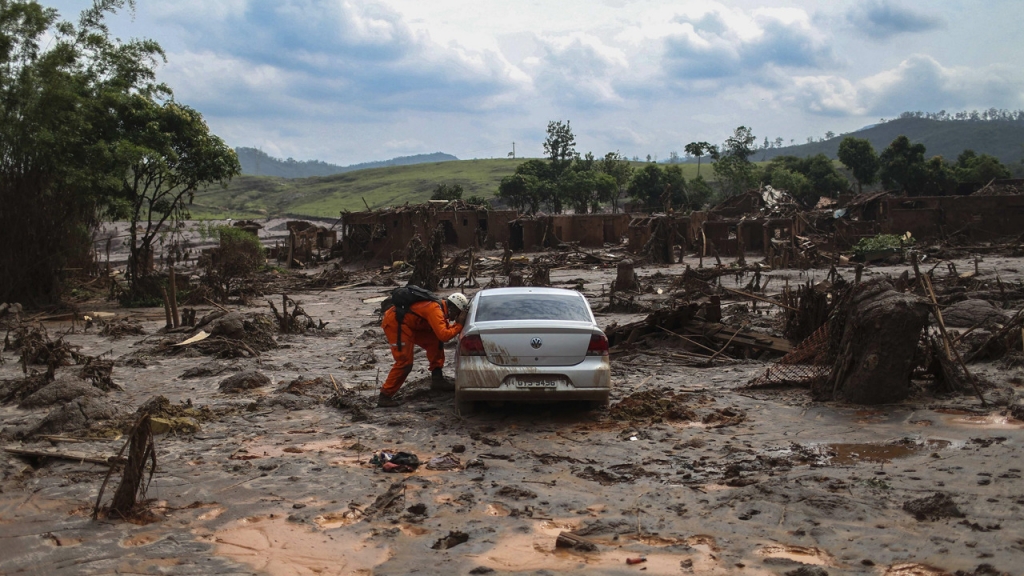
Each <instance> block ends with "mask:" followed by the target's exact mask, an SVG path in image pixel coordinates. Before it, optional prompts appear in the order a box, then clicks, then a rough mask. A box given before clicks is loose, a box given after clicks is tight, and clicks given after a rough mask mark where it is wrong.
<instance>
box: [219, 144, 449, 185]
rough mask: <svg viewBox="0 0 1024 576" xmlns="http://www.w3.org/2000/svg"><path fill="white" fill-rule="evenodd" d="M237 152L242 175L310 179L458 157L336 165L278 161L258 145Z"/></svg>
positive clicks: (417, 157) (440, 155)
mask: <svg viewBox="0 0 1024 576" xmlns="http://www.w3.org/2000/svg"><path fill="white" fill-rule="evenodd" d="M235 153H236V154H238V161H239V162H240V163H241V165H242V174H245V175H248V176H278V177H281V178H310V177H313V176H331V175H333V174H342V173H345V172H353V171H355V170H366V169H369V168H384V167H386V166H408V165H411V164H425V163H428V162H450V161H452V160H458V158H456V157H455V156H452V155H451V154H445V153H444V152H434V153H433V154H416V155H415V156H399V157H398V158H392V159H391V160H382V161H378V162H363V163H362V164H352V165H350V166H338V165H337V164H328V163H327V162H321V161H319V160H304V161H300V160H295V159H293V158H288V159H287V160H281V159H280V158H274V157H273V156H270V155H268V154H267V153H266V152H263V151H262V150H259V149H257V148H246V147H239V148H235Z"/></svg>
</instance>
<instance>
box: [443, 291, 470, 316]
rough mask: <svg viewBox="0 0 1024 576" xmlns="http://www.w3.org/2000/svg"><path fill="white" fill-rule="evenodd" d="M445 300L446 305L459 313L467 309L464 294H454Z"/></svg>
mask: <svg viewBox="0 0 1024 576" xmlns="http://www.w3.org/2000/svg"><path fill="white" fill-rule="evenodd" d="M446 300H448V304H450V305H452V306H455V307H456V308H458V309H459V312H465V311H466V310H467V309H469V298H466V295H465V294H461V293H459V292H456V293H455V294H450V295H449V296H448V298H446Z"/></svg>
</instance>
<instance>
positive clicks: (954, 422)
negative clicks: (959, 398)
mask: <svg viewBox="0 0 1024 576" xmlns="http://www.w3.org/2000/svg"><path fill="white" fill-rule="evenodd" d="M939 412H940V413H941V414H942V416H941V418H942V420H943V422H945V423H946V424H949V425H950V426H955V427H958V428H980V429H984V430H1020V429H1021V428H1024V422H1021V421H1020V420H1017V419H1015V418H1012V417H1010V416H1004V415H1002V414H999V413H998V412H995V413H991V414H977V413H973V412H967V411H959V410H943V411H939Z"/></svg>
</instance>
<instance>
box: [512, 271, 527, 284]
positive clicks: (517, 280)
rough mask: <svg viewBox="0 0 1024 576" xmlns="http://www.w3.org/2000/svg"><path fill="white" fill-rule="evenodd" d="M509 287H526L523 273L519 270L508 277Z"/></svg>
mask: <svg viewBox="0 0 1024 576" xmlns="http://www.w3.org/2000/svg"><path fill="white" fill-rule="evenodd" d="M508 285H509V287H514V286H526V280H524V279H523V273H522V272H520V271H519V270H513V271H512V272H511V273H510V274H509V275H508Z"/></svg>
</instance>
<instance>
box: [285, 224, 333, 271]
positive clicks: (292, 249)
mask: <svg viewBox="0 0 1024 576" xmlns="http://www.w3.org/2000/svg"><path fill="white" fill-rule="evenodd" d="M287 227H288V240H286V243H285V247H284V250H282V251H280V252H279V253H278V260H280V259H281V257H282V256H285V257H287V263H288V267H289V268H294V267H300V268H301V267H304V266H305V265H307V264H309V263H310V262H319V261H322V260H323V259H324V252H326V253H327V254H328V255H330V254H331V253H332V252H333V250H334V245H335V244H336V243H337V241H338V232H337V231H336V230H331V229H329V228H327V227H325V226H317V225H316V224H313V223H312V222H306V221H303V220H292V221H289V222H288V223H287Z"/></svg>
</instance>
